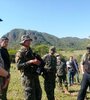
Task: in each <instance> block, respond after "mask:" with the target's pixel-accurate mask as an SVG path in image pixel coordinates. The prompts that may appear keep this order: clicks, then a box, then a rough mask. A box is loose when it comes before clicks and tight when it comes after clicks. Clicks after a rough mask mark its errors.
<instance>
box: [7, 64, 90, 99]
mask: <svg viewBox="0 0 90 100" xmlns="http://www.w3.org/2000/svg"><path fill="white" fill-rule="evenodd" d="M43 81H44V79H43V78H42V76H40V83H41V87H42V93H43V94H42V100H47V98H46V94H45V91H44V84H43ZM79 89H80V85H74V86H71V87H69V91H70V92H71V93H72V95H66V94H64V93H61V92H60V90H59V88H58V86H57V84H56V88H55V98H56V100H76V98H77V94H78V91H79ZM88 98H89V99H90V94H89V93H88ZM8 100H24V96H23V87H22V85H21V78H20V72H19V71H18V70H17V68H16V66H15V64H12V67H11V81H10V85H9V88H8Z"/></svg>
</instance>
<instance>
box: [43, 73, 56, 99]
mask: <svg viewBox="0 0 90 100" xmlns="http://www.w3.org/2000/svg"><path fill="white" fill-rule="evenodd" d="M44 89H45V92H46V95H47V98H48V100H55V97H54V89H55V74H53V73H48V74H47V76H46V77H45V80H44Z"/></svg>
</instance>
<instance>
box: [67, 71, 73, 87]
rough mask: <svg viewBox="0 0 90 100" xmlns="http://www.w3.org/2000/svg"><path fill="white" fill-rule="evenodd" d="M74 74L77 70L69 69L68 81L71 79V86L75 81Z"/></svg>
mask: <svg viewBox="0 0 90 100" xmlns="http://www.w3.org/2000/svg"><path fill="white" fill-rule="evenodd" d="M74 75H75V72H74V71H72V69H69V70H68V81H69V85H70V86H71V85H72V84H73V83H74Z"/></svg>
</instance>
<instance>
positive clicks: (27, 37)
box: [20, 35, 32, 44]
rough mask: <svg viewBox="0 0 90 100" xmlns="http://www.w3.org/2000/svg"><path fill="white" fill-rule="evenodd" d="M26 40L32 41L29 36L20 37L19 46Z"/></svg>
mask: <svg viewBox="0 0 90 100" xmlns="http://www.w3.org/2000/svg"><path fill="white" fill-rule="evenodd" d="M26 40H30V41H32V39H31V38H30V37H29V35H23V36H22V37H21V41H20V44H23V43H24V42H25V41H26Z"/></svg>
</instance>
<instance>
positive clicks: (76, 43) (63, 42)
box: [4, 28, 90, 50]
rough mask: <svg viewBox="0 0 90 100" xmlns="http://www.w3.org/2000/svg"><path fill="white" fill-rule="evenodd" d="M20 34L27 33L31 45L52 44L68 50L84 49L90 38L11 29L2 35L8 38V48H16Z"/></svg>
mask: <svg viewBox="0 0 90 100" xmlns="http://www.w3.org/2000/svg"><path fill="white" fill-rule="evenodd" d="M22 35H29V36H30V37H31V38H32V39H33V42H32V45H40V44H45V45H48V46H51V45H54V46H56V47H57V48H59V49H62V50H68V49H75V50H81V49H85V48H86V46H87V44H89V42H90V40H89V39H87V38H83V39H81V38H78V37H63V38H58V37H56V36H54V35H51V34H49V33H46V32H38V31H35V30H25V29H19V28H16V29H12V30H11V31H10V32H8V33H6V34H5V35H4V36H7V37H8V38H9V42H10V43H9V48H13V49H14V48H18V47H19V46H20V44H19V42H20V38H21V36H22Z"/></svg>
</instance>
